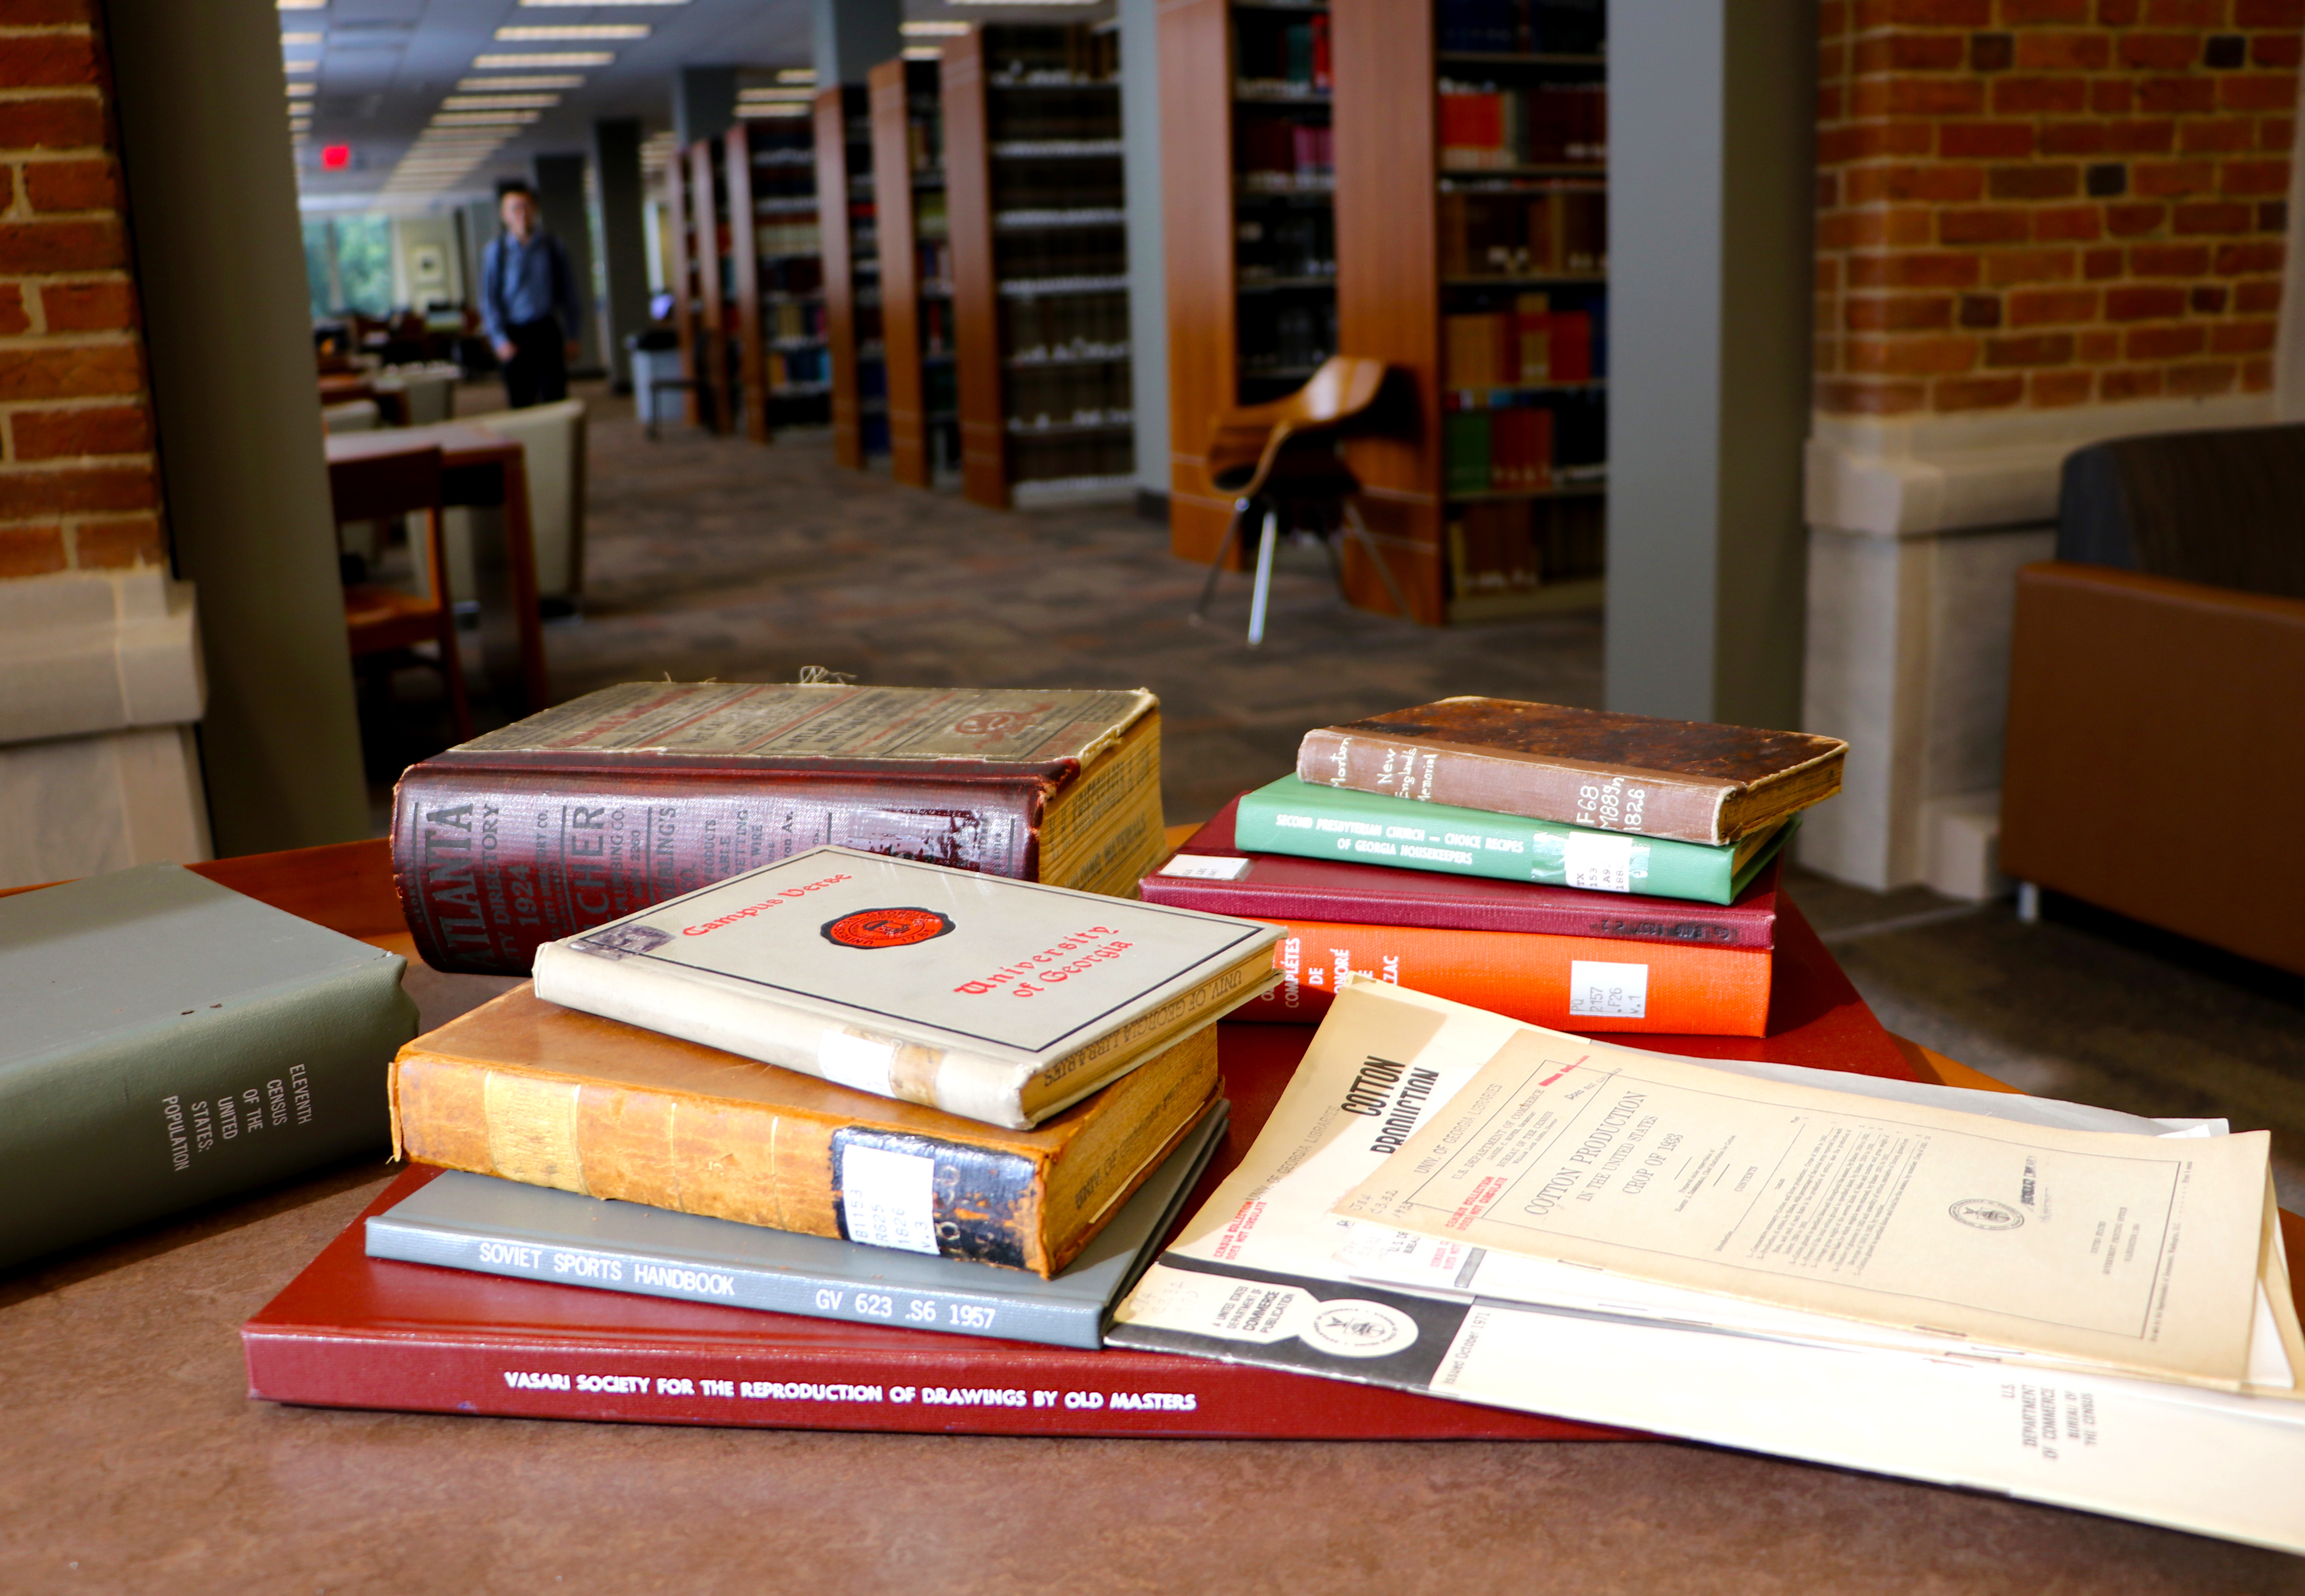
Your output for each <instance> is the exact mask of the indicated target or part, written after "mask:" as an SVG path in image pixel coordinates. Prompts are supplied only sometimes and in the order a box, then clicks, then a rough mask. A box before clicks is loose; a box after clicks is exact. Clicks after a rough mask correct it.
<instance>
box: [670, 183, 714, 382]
mask: <svg viewBox="0 0 2305 1596" xmlns="http://www.w3.org/2000/svg"><path fill="white" fill-rule="evenodd" d="M689 186H690V184H689V161H688V158H687V157H686V156H685V155H679V156H676V157H674V158H673V159H672V160H671V161H670V162H668V164H667V165H666V166H665V173H664V191H665V221H666V226H667V230H668V232H669V233H670V235H671V236H670V238H669V239H668V242H667V252H668V254H669V256H670V258H671V259H670V260H669V262H668V265H669V267H670V268H671V273H670V275H671V288H672V321H673V329H674V331H675V332H676V334H677V335H678V336H679V338H680V369H681V372H682V374H683V375H684V376H685V377H686V378H688V379H689V381H690V383H691V384H692V385H694V386H691V387H690V388H689V389H688V390H687V396H686V399H685V410H686V412H687V416H688V420H689V422H690V424H691V425H693V426H698V427H702V426H708V425H710V420H711V415H712V401H711V399H710V395H707V394H706V393H705V391H704V389H703V387H702V384H701V383H700V382H699V380H698V379H699V370H700V368H699V363H698V362H699V359H700V351H701V350H702V348H703V347H704V331H703V327H702V312H703V302H704V296H703V289H702V286H701V285H700V284H699V282H698V276H697V272H698V267H697V246H696V218H695V210H694V207H693V202H692V201H691V200H690V198H689V192H688V191H689Z"/></svg>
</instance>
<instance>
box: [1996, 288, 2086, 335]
mask: <svg viewBox="0 0 2305 1596" xmlns="http://www.w3.org/2000/svg"><path fill="white" fill-rule="evenodd" d="M2096 318H2097V290H2096V289H2094V288H2036V289H2032V290H2030V291H2029V292H2026V293H2012V294H2011V295H2010V296H2009V325H2010V326H2011V327H2050V326H2054V325H2055V324H2057V323H2059V322H2071V321H2093V320H2095V319H2096Z"/></svg>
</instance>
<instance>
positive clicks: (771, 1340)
mask: <svg viewBox="0 0 2305 1596" xmlns="http://www.w3.org/2000/svg"><path fill="white" fill-rule="evenodd" d="M1778 944H1779V946H1778V961H1777V981H1776V988H1775V991H1774V993H1773V996H1772V998H1771V1001H1770V1012H1769V1019H1770V1023H1769V1035H1768V1036H1767V1037H1766V1038H1765V1039H1743V1038H1734V1037H1717V1036H1691V1037H1663V1036H1655V1037H1644V1038H1642V1039H1641V1045H1642V1046H1643V1047H1647V1048H1657V1049H1659V1050H1661V1051H1664V1052H1673V1053H1681V1054H1685V1055H1688V1056H1689V1057H1698V1058H1760V1059H1772V1060H1774V1061H1776V1062H1779V1063H1782V1064H1802V1065H1812V1066H1815V1067H1817V1068H1822V1069H1842V1070H1849V1071H1852V1072H1854V1073H1856V1074H1868V1075H1882V1076H1886V1077H1889V1078H1891V1079H1894V1080H1906V1081H1909V1080H1911V1079H1913V1078H1914V1076H1913V1072H1912V1070H1911V1068H1910V1067H1909V1065H1907V1064H1906V1063H1905V1060H1904V1057H1903V1055H1902V1054H1901V1053H1900V1052H1899V1051H1898V1049H1897V1048H1896V1045H1895V1043H1894V1042H1892V1040H1890V1038H1889V1035H1888V1033H1887V1032H1886V1031H1883V1030H1882V1029H1881V1023H1880V1022H1879V1021H1878V1020H1876V1019H1875V1018H1874V1017H1873V1013H1872V1011H1871V1010H1870V1009H1868V1008H1867V1007H1866V1006H1865V1004H1864V1001H1863V999H1861V998H1860V997H1858V995H1857V992H1856V990H1855V989H1854V988H1852V987H1851V986H1850V984H1849V980H1848V978H1847V977H1846V976H1844V975H1843V974H1842V973H1841V970H1840V967H1839V966H1838V965H1836V964H1834V963H1833V957H1832V955H1830V954H1828V953H1826V952H1825V950H1824V945H1823V944H1821V943H1820V942H1818V941H1817V939H1816V932H1814V931H1812V930H1809V928H1808V924H1807V921H1804V920H1802V919H1801V918H1800V914H1799V911H1798V910H1796V909H1794V908H1793V907H1792V906H1791V905H1790V904H1787V905H1785V910H1784V915H1783V921H1782V926H1781V928H1780V934H1779V938H1778ZM1312 1034H1313V1033H1312V1031H1311V1029H1310V1028H1309V1027H1306V1026H1302V1025H1235V1024H1227V1025H1225V1026H1223V1027H1222V1028H1221V1031H1220V1039H1221V1048H1222V1059H1223V1066H1224V1071H1225V1076H1226V1095H1227V1096H1228V1097H1229V1098H1230V1099H1231V1100H1232V1105H1233V1111H1232V1121H1231V1126H1230V1129H1229V1132H1228V1133H1227V1137H1226V1141H1225V1144H1224V1146H1223V1147H1221V1148H1220V1149H1219V1150H1218V1152H1217V1155H1216V1157H1215V1159H1213V1160H1212V1162H1211V1165H1210V1167H1209V1171H1208V1174H1207V1175H1206V1176H1204V1179H1203V1181H1202V1183H1201V1185H1200V1187H1199V1188H1198V1189H1197V1190H1196V1191H1195V1193H1193V1196H1192V1198H1191V1200H1190V1201H1189V1202H1188V1203H1187V1212H1190V1211H1193V1210H1195V1209H1197V1208H1198V1206H1199V1205H1200V1204H1201V1203H1203V1202H1204V1201H1207V1199H1208V1196H1209V1194H1210V1193H1212V1192H1213V1191H1214V1190H1215V1188H1216V1184H1217V1183H1218V1182H1219V1181H1221V1179H1223V1177H1224V1176H1226V1175H1227V1174H1229V1172H1230V1171H1231V1169H1232V1167H1233V1166H1234V1165H1235V1164H1237V1163H1238V1161H1239V1158H1240V1154H1241V1152H1242V1151H1243V1150H1245V1149H1246V1148H1247V1146H1248V1144H1249V1143H1250V1142H1253V1141H1254V1140H1255V1137H1256V1133H1257V1132H1258V1130H1260V1129H1261V1128H1262V1127H1263V1124H1264V1121H1265V1118H1266V1116H1268V1115H1270V1114H1271V1113H1272V1105H1273V1103H1274V1101H1275V1100H1276V1099H1278V1098H1279V1097H1280V1090H1281V1087H1282V1086H1283V1085H1284V1084H1285V1083H1286V1082H1287V1080H1288V1077H1289V1073H1290V1072H1291V1071H1292V1070H1294V1069H1295V1068H1296V1065H1297V1060H1298V1059H1299V1058H1301V1057H1303V1056H1304V1051H1305V1047H1306V1043H1307V1042H1308V1041H1309V1040H1311V1038H1312ZM432 1174H433V1172H432V1171H430V1170H424V1169H412V1170H410V1171H409V1172H408V1173H407V1174H405V1175H404V1176H401V1177H400V1178H399V1179H398V1180H396V1181H395V1182H394V1183H393V1184H391V1185H390V1186H388V1187H387V1188H386V1190H385V1191H384V1193H382V1194H381V1195H379V1196H378V1198H377V1200H376V1201H374V1202H372V1203H370V1205H369V1207H368V1208H367V1210H364V1211H363V1213H362V1214H361V1217H360V1218H357V1219H355V1220H353V1224H352V1225H351V1226H350V1227H348V1228H347V1229H346V1230H345V1231H344V1234H343V1235H339V1236H338V1237H337V1238H336V1240H335V1241H334V1242H331V1243H330V1244H328V1246H327V1249H326V1250H325V1251H323V1252H321V1254H320V1256H319V1258H317V1259H315V1260H314V1261H313V1262H312V1263H311V1264H310V1266H309V1267H308V1268H307V1269H305V1270H304V1272H303V1273H302V1274H301V1275H299V1276H297V1277H296V1278H295V1279H294V1280H293V1281H292V1282H291V1283H290V1284H289V1286H288V1287H287V1289H286V1290H285V1291H283V1292H282V1293H281V1294H280V1295H278V1296H276V1297H275V1298H274V1299H273V1300H272V1301H271V1303H268V1305H267V1306H266V1307H265V1308H264V1310H263V1311H262V1312H259V1313H258V1314H257V1315H256V1317H255V1318H253V1319H251V1320H249V1321H248V1322H247V1324H246V1325H244V1326H242V1329H241V1339H242V1344H243V1346H244V1347H245V1349H246V1353H247V1356H248V1383H249V1395H250V1396H256V1397H262V1398H264V1399H266V1400H268V1401H274V1402H289V1403H301V1404H304V1405H310V1406H316V1407H362V1408H385V1409H393V1410H405V1411H413V1412H418V1413H494V1414H502V1415H508V1416H515V1417H523V1418H554V1419H607V1420H619V1421H624V1422H638V1423H659V1424H722V1425H750V1426H760V1427H767V1428H778V1429H804V1430H926V1431H950V1432H965V1433H975V1434H992V1435H1087V1436H1144V1437H1185V1438H1194V1437H1204V1438H1205V1437H1226V1436H1230V1437H1265V1438H1272V1439H1399V1440H1482V1439H1520V1440H1546V1439H1559V1440H1570V1439H1574V1440H1595V1439H1612V1438H1620V1437H1622V1436H1623V1435H1624V1434H1625V1433H1626V1432H1624V1431H1621V1430H1603V1429H1599V1428H1596V1427H1594V1426H1591V1425H1586V1424H1575V1423H1569V1422H1564V1421H1558V1420H1551V1419H1544V1418H1539V1417H1534V1416H1531V1415H1528V1414H1523V1413H1507V1412H1503V1411H1501V1410H1498V1409H1493V1408H1484V1407H1476V1406H1471V1405H1462V1404H1458V1403H1453V1402H1447V1401H1443V1400H1441V1399H1440V1398H1437V1397H1430V1396H1412V1395H1410V1394H1408V1393H1406V1392H1400V1391H1393V1390H1388V1389H1381V1388H1376V1387H1370V1386H1357V1385H1349V1384H1340V1383H1339V1382H1337V1381H1335V1380H1321V1379H1317V1378H1315V1377H1313V1376H1310V1375H1294V1374H1285V1373H1281V1372H1279V1371H1271V1370H1259V1369H1251V1368H1247V1367H1245V1366H1241V1365H1237V1364H1231V1363H1213V1362H1204V1361H1201V1360H1198V1359H1192V1358H1178V1357H1172V1356H1167V1355H1163V1354H1156V1353H1130V1352H1121V1351H1106V1352H1076V1351H1068V1350H1067V1349H1064V1348H1061V1347H1047V1346H1030V1345H1026V1344H1024V1343H1020V1342H1012V1341H991V1340H981V1339H978V1338H976V1337H966V1336H941V1335H938V1334H936V1333H934V1332H931V1331H927V1330H906V1329H897V1328H896V1327H894V1326H891V1327H890V1328H889V1329H879V1328H876V1327H872V1326H866V1325H856V1324H851V1323H846V1322H842V1321H839V1320H821V1319H800V1318H795V1317H793V1316H791V1315H788V1314H780V1313H761V1312H750V1311H747V1310H744V1309H741V1308H719V1307H713V1306H711V1305H710V1304H707V1303H682V1302H674V1301H670V1300H667V1299H664V1298H658V1297H639V1296H634V1297H625V1296H618V1295H615V1294H613V1293H609V1292H602V1291H593V1290H590V1289H587V1288H585V1287H583V1286H551V1285H546V1284H543V1283H541V1282H538V1281H531V1280H515V1279H507V1278H499V1277H497V1276H493V1275H475V1274H468V1273H465V1272H464V1271H462V1270H458V1269H433V1268H430V1267H428V1266H426V1265H423V1264H415V1263H396V1262H391V1261H384V1260H378V1259H370V1257H368V1256H367V1254H366V1252H365V1251H364V1250H363V1235H362V1230H361V1224H362V1221H364V1220H365V1219H366V1218H368V1216H369V1215H370V1214H375V1213H380V1212H382V1211H383V1210H385V1209H387V1208H389V1207H390V1206H391V1205H392V1204H393V1203H395V1202H397V1201H399V1200H400V1199H401V1198H402V1197H404V1196H405V1195H407V1193H409V1192H411V1191H413V1190H414V1189H415V1187H416V1186H417V1185H419V1184H421V1183H422V1182H424V1181H427V1180H430V1179H431V1178H432ZM931 1393H934V1395H933V1396H931Z"/></svg>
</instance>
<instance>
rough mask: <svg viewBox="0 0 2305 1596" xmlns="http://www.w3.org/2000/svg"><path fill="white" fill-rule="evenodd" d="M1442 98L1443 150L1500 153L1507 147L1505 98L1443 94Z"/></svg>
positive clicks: (1499, 96) (1499, 95)
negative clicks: (1505, 145) (1475, 150)
mask: <svg viewBox="0 0 2305 1596" xmlns="http://www.w3.org/2000/svg"><path fill="white" fill-rule="evenodd" d="M1440 99H1441V148H1442V149H1478V150H1498V149H1503V148H1504V142H1505V103H1504V96H1502V95H1501V94H1444V95H1442V96H1441V97H1440Z"/></svg>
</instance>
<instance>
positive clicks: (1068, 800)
mask: <svg viewBox="0 0 2305 1596" xmlns="http://www.w3.org/2000/svg"><path fill="white" fill-rule="evenodd" d="M828 843H832V844H839V845H844V846H847V847H853V848H858V849H861V850H863V851H864V852H866V853H886V854H890V855H894V856H898V857H905V858H913V859H922V860H927V861H930V862H934V863H938V864H944V865H949V866H953V867H955V868H958V869H964V870H982V871H985V872H987V873H989V874H991V875H998V876H1009V877H1015V878H1018V879H1027V880H1040V881H1045V882H1050V883H1053V884H1056V885H1059V886H1064V887H1081V888H1084V889H1087V890H1092V891H1101V892H1110V893H1117V894H1126V893H1127V892H1129V891H1131V890H1133V888H1134V886H1135V881H1136V880H1137V879H1138V878H1139V877H1141V876H1143V875H1144V872H1145V870H1148V869H1150V868H1151V866H1152V862H1153V861H1154V860H1155V859H1157V858H1159V857H1160V856H1161V854H1162V853H1165V852H1166V845H1165V838H1164V836H1163V833H1162V831H1161V730H1160V716H1159V709H1158V706H1157V703H1156V701H1155V700H1154V699H1153V697H1152V694H1151V693H1148V692H1061V691H1050V692H1024V691H1019V690H1013V689H989V690H971V689H941V688H924V687H846V686H833V685H826V686H791V685H763V684H757V683H631V684H628V685H625V686H621V687H611V688H606V689H603V690H602V691H600V692H593V693H587V694H586V695H585V696H584V697H583V698H580V699H577V700H574V701H573V702H570V703H566V704H563V705H561V706H559V707H558V708H557V709H548V710H545V711H544V712H543V713H542V714H540V715H532V716H531V717H528V718H527V719H526V720H523V721H517V722H515V723H514V724H513V725H511V726H506V727H505V728H504V729H503V730H502V731H498V732H491V733H489V734H486V735H484V736H481V737H478V738H475V739H474V740H472V742H470V743H463V744H460V745H459V746H457V747H455V748H452V749H450V750H449V751H447V752H446V753H442V754H438V755H435V756H434V757H433V758H431V759H429V760H424V761H422V762H421V763H420V764H417V765H413V766H411V767H410V768H408V769H407V771H405V772H404V774H403V775H402V777H401V778H400V781H399V784H398V785H397V786H396V788H395V790H394V794H393V834H392V848H393V871H394V879H395V884H396V887H397V888H398V890H399V893H400V902H401V907H402V909H403V911H404V913H406V915H407V917H408V924H409V930H411V931H412V932H413V934H414V936H415V939H416V946H417V949H418V951H419V952H421V954H422V955H424V958H425V961H426V962H427V963H428V964H431V965H432V966H433V967H434V968H436V969H440V970H449V971H463V972H470V973H474V974H483V975H522V974H526V973H527V972H528V970H529V967H530V964H531V962H532V959H533V958H534V956H535V952H536V949H537V948H538V947H540V945H542V944H543V943H546V942H549V941H551V940H552V939H554V938H559V937H566V936H570V935H573V934H574V933H576V932H578V931H583V930H590V929H591V928H592V927H594V926H597V925H601V924H604V923H606V922H607V921H610V920H614V919H616V918H617V917H618V916H620V915H624V914H628V913H632V912H633V911H634V910H636V909H643V908H647V907H649V906H651V905H652V904H658V903H661V902H663V901H664V900H665V899H667V898H669V897H673V896H677V895H679V894H681V893H685V892H690V891H693V890H694V889H696V888H697V887H703V886H707V885H709V884H710V883H711V882H714V881H718V880H720V879H724V878H726V877H728V876H732V875H735V874H736V873H738V872H739V871H742V870H750V869H753V868H755V867H757V866H760V865H762V864H766V863H768V862H771V861H773V860H777V859H780V858H785V857H787V856H789V855H791V854H793V853H801V852H804V851H805V850H806V849H809V848H812V847H815V846H818V845H822V844H828Z"/></svg>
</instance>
